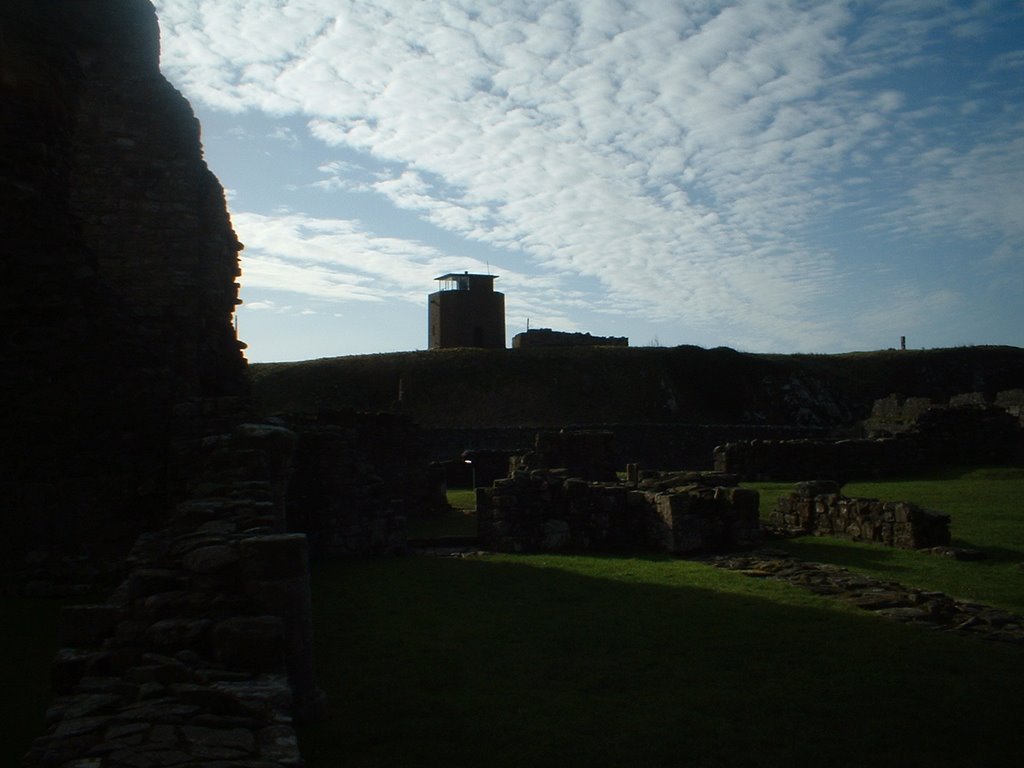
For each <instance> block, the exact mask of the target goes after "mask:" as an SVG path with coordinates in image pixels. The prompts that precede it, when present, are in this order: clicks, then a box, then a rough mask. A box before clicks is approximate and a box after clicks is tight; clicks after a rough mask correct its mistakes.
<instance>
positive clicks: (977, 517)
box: [747, 467, 1024, 614]
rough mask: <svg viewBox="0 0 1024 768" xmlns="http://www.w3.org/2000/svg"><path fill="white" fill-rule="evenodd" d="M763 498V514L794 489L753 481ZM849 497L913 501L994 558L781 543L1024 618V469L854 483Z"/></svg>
mask: <svg viewBox="0 0 1024 768" xmlns="http://www.w3.org/2000/svg"><path fill="white" fill-rule="evenodd" d="M747 485H748V487H751V488H755V489H757V490H758V491H760V493H761V515H762V517H766V516H767V514H768V512H769V511H770V510H771V509H772V508H773V507H774V504H775V499H776V498H777V497H778V496H779V495H782V494H785V493H789V491H790V490H792V487H793V486H792V484H791V483H750V484H747ZM842 492H843V494H844V495H846V496H863V497H870V498H877V499H884V500H890V501H911V502H914V503H915V504H918V505H920V506H922V507H925V508H927V509H934V510H936V511H938V512H943V513H945V514H948V515H950V517H951V521H950V531H951V533H952V544H953V545H954V546H959V547H967V548H972V549H980V550H982V551H983V552H984V553H985V554H986V559H985V560H983V561H980V562H960V561H955V560H951V559H949V558H946V557H937V556H934V555H925V554H922V553H919V552H913V551H906V550H898V549H890V548H888V547H883V546H879V545H877V544H863V543H854V542H848V541H843V540H841V539H833V538H826V537H822V538H817V537H813V536H804V537H800V538H797V539H791V540H787V541H782V542H773V546H776V545H777V546H779V547H781V548H784V549H786V550H788V551H789V552H791V553H792V554H793V556H794V557H798V558H801V559H804V560H812V561H817V562H827V563H835V564H837V565H841V566H843V567H845V568H849V569H850V570H853V571H858V572H861V573H865V574H868V575H870V576H874V577H876V578H880V579H885V580H889V581H899V582H902V583H904V584H908V585H910V586H915V587H921V588H924V589H934V590H938V591H941V592H945V593H947V594H949V595H952V596H953V597H957V598H961V599H965V600H973V601H977V602H982V603H987V604H990V605H995V606H998V607H1001V608H1005V609H1008V610H1011V611H1014V612H1016V613H1022V614H1024V568H1022V566H1021V564H1022V563H1024V468H1021V467H997V468H987V469H970V470H957V469H954V470H947V471H945V472H942V473H938V474H935V475H932V476H928V477H923V478H913V479H907V480H892V481H872V482H857V483H848V484H846V485H845V486H843V489H842Z"/></svg>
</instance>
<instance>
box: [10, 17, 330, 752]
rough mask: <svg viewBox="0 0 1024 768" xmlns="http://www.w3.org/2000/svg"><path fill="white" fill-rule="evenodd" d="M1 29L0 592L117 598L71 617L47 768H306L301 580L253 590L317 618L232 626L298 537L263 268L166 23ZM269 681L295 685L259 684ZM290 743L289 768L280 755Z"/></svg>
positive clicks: (251, 610)
mask: <svg viewBox="0 0 1024 768" xmlns="http://www.w3.org/2000/svg"><path fill="white" fill-rule="evenodd" d="M0 28H2V30H3V32H2V35H0V37H2V38H3V41H2V45H0V70H2V73H3V76H2V77H0V104H2V105H3V120H0V146H2V147H3V151H2V152H0V199H2V203H3V206H2V207H3V213H2V215H0V228H2V233H0V235H2V236H0V249H2V251H3V253H2V259H0V261H2V263H3V269H4V273H3V279H2V280H0V291H2V292H3V297H2V298H3V301H0V315H3V321H4V323H3V325H4V328H5V329H6V330H7V331H8V332H6V333H5V334H3V335H2V337H0V358H2V359H3V361H4V383H5V385H6V390H5V394H6V395H7V397H8V400H9V401H10V402H12V403H16V404H17V407H16V408H8V409H7V410H6V411H5V412H4V413H3V415H2V416H0V424H2V426H3V430H4V436H5V440H6V441H7V443H8V444H9V445H12V446H16V448H17V450H15V451H14V452H13V453H11V455H10V456H9V457H6V456H5V463H4V472H3V478H2V479H0V499H2V504H3V510H2V512H3V514H2V515H0V528H2V530H0V569H2V570H3V573H2V574H0V575H2V576H4V577H7V576H11V575H13V576H17V578H18V579H19V580H20V583H25V584H30V583H32V584H35V587H34V589H35V591H36V592H37V593H40V594H41V593H47V594H73V593H78V594H84V593H86V592H103V593H106V594H109V595H110V597H109V599H108V600H107V601H106V602H105V603H103V604H100V605H82V606H75V607H72V608H69V609H68V610H67V611H66V612H65V614H64V617H63V620H62V629H61V642H62V643H63V644H64V645H65V647H64V648H63V649H62V650H61V651H60V652H59V653H58V656H57V659H56V661H55V663H54V668H53V679H54V686H55V688H56V690H57V691H58V692H59V693H60V694H61V695H60V696H59V697H58V698H57V699H55V700H54V702H53V704H52V706H51V707H50V708H49V710H48V713H47V717H46V727H47V732H46V733H45V734H44V735H43V736H40V737H39V738H38V739H37V740H36V742H35V743H34V744H33V747H32V750H31V753H30V756H29V757H28V759H27V761H26V765H27V766H47V768H50V767H51V766H62V765H63V766H65V768H71V767H72V766H73V767H74V768H123V767H126V766H132V767H134V768H138V767H143V768H147V767H149V766H157V767H162V766H179V765H190V766H198V765H205V764H209V763H211V762H213V763H216V762H218V761H221V762H227V763H228V764H231V765H233V766H235V768H241V766H246V765H252V766H255V765H260V766H261V768H262V767H263V766H268V767H269V766H273V768H281V766H282V765H288V766H294V765H297V761H296V760H295V759H293V758H294V755H292V754H291V753H289V751H288V750H287V749H286V748H285V745H286V744H287V743H288V731H289V730H290V726H289V725H288V723H290V722H291V717H292V714H293V711H294V708H293V704H294V702H295V699H294V698H293V696H292V693H293V686H294V689H295V690H301V691H304V692H306V693H307V694H308V693H309V691H310V690H311V689H313V688H314V686H313V685H312V682H311V681H312V656H311V644H310V643H309V642H308V641H309V638H310V631H309V625H308V620H309V603H308V571H307V570H305V560H304V559H303V560H302V562H301V565H302V567H301V568H299V569H297V570H296V569H292V570H290V571H289V570H288V569H287V568H286V567H285V566H286V565H287V561H288V558H287V557H283V558H280V559H278V560H275V561H274V562H273V563H272V565H273V567H272V568H270V569H269V570H267V569H263V570H261V569H259V568H257V569H255V570H256V571H259V575H260V577H261V579H262V582H261V586H265V587H266V588H267V590H268V591H271V592H273V591H274V590H277V591H279V592H281V593H282V594H287V595H291V596H293V597H294V596H296V595H298V596H299V597H300V598H301V599H300V600H298V601H292V603H291V604H287V605H283V606H282V607H281V608H280V611H279V612H277V613H276V614H275V615H273V616H269V615H268V616H267V619H266V620H265V621H263V622H262V623H260V622H256V623H253V622H252V621H251V620H250V621H249V623H248V624H245V623H244V622H243V623H238V622H236V623H235V624H234V625H233V624H232V623H231V622H230V619H232V618H233V617H243V616H247V617H251V616H252V615H254V614H261V613H264V614H266V613H268V609H267V607H266V606H260V605H259V604H258V603H257V601H256V599H255V598H254V597H253V595H254V594H257V593H258V591H259V589H258V587H256V586H254V585H253V584H252V583H249V582H250V581H251V578H250V574H249V572H248V571H246V570H245V569H244V568H243V567H242V560H241V557H240V542H241V541H242V539H244V538H247V536H246V535H244V534H243V533H240V532H243V531H250V532H256V531H259V532H264V533H266V532H273V533H281V532H283V530H284V504H283V499H284V495H285V483H286V482H287V479H288V474H289V472H290V468H291V457H292V453H293V449H294V446H295V440H294V436H293V435H291V433H289V432H288V431H287V430H284V429H281V428H280V427H278V426H276V425H266V426H261V425H257V424H254V423H253V419H254V417H253V409H252V407H251V404H250V402H249V401H248V399H247V397H246V396H245V387H246V385H245V380H244V372H245V361H244V359H243V358H242V355H241V348H242V346H243V345H240V344H239V343H238V341H237V339H236V336H235V331H234V328H233V323H232V315H233V313H234V309H235V305H236V301H237V288H238V287H237V284H236V282H235V278H236V277H237V276H238V251H239V249H240V248H241V246H240V244H239V243H238V241H237V239H236V238H235V235H234V233H233V231H232V229H231V225H230V221H229V219H228V216H227V212H226V209H225V204H224V197H223V191H222V189H221V187H220V185H219V183H218V182H217V181H216V179H215V178H214V177H213V176H212V174H210V172H209V170H208V169H207V167H206V165H205V163H204V161H203V159H202V150H201V147H200V144H199V131H198V123H197V122H196V120H195V118H194V115H193V114H192V111H191V109H190V108H189V106H188V104H187V102H185V100H184V98H183V97H182V96H181V94H179V93H177V92H176V91H175V90H174V88H172V87H171V86H170V85H169V83H168V82H167V81H166V79H165V78H164V77H163V76H162V75H161V74H160V72H159V68H158V57H159V30H158V26H157V19H156V14H155V11H154V8H153V6H152V4H151V3H150V2H148V0H118V1H117V2H105V3H82V2H77V1H75V2H72V1H71V0H54V2H49V3H44V4H40V3H36V2H33V1H32V0H5V2H4V3H3V4H2V5H0ZM239 425H244V426H239ZM8 458H9V461H8V460H7V459H8ZM144 529H145V532H143V530H144ZM252 536H253V533H250V534H249V536H248V538H251V537H252ZM295 546H297V545H293V548H294V547H295ZM303 557H304V550H303ZM285 571H288V572H287V573H286V572H285ZM118 582H120V586H117V587H116V588H115V585H117V584H118ZM278 582H287V584H286V586H285V587H284V588H282V587H281V584H279V583H278ZM303 586H304V587H305V589H306V592H303V590H302V588H303ZM5 587H6V583H5ZM111 589H113V592H110V590H111ZM271 625H273V627H274V629H271ZM215 628H219V632H217V633H215V632H213V631H212V630H214V629H215ZM215 634H216V636H217V639H218V642H219V643H220V650H221V654H220V655H221V656H222V657H223V656H227V655H232V656H233V661H232V663H231V664H230V665H229V664H227V663H226V662H225V661H224V659H223V658H216V656H217V653H216V652H215V648H214V646H213V644H212V640H213V638H214V635H215ZM282 636H285V637H287V638H288V642H287V643H284V642H281V639H280V638H281V637H282ZM273 638H277V640H276V641H275V640H273ZM249 642H251V643H253V644H254V647H253V648H249V649H246V644H247V643H249ZM275 642H276V645H275ZM244 650H248V655H246V654H245V653H243V651H244ZM261 654H262V656H261ZM283 655H287V659H282V658H281V657H282V656H283ZM271 657H273V658H274V660H275V661H274V663H273V664H271V662H270V661H269V660H270V658H271ZM228 666H230V667H231V668H230V669H228V668H227V667H228ZM268 667H272V668H273V669H274V670H275V671H283V669H284V668H287V670H288V674H289V675H290V676H291V680H292V681H297V682H296V683H292V682H289V678H287V677H285V676H284V674H279V675H277V676H271V677H258V678H256V679H255V680H254V679H253V678H254V677H256V676H258V675H259V674H260V673H261V672H263V671H264V670H265V669H266V668H268ZM200 673H201V674H200ZM217 680H219V681H221V682H214V681H217ZM225 680H231V681H232V683H231V684H233V685H236V686H238V688H237V689H233V688H223V687H218V686H223V685H226V684H227V683H225V682H223V681H225ZM246 683H248V684H250V685H249V687H247V688H246V687H244V685H245V684H246ZM221 726H222V727H221ZM271 727H273V728H278V729H280V730H279V731H276V732H275V733H276V736H275V737H274V738H273V739H269V741H268V738H269V737H267V736H266V735H263V736H260V737H259V738H257V735H258V734H264V732H265V731H266V729H268V728H271ZM292 737H294V733H292ZM271 742H273V743H276V744H278V746H279V747H280V749H279V750H278V752H276V753H275V754H277V755H278V756H279V757H281V760H282V761H281V762H275V761H271V760H269V759H264V758H262V757H260V750H261V749H263V748H264V746H265V745H266V744H269V743H271ZM267 749H268V750H269V747H268V748H267ZM269 751H272V750H269ZM269 751H268V754H269Z"/></svg>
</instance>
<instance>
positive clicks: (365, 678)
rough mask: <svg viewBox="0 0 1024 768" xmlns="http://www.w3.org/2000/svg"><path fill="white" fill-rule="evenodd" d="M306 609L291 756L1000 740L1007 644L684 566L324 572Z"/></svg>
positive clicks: (577, 560) (718, 751) (598, 758)
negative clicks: (308, 674)
mask: <svg viewBox="0 0 1024 768" xmlns="http://www.w3.org/2000/svg"><path fill="white" fill-rule="evenodd" d="M314 604H315V624H316V632H317V647H316V652H317V666H318V672H319V678H320V681H321V685H322V686H323V687H324V688H325V690H326V691H327V693H328V695H329V697H330V700H331V716H330V719H329V721H328V722H325V723H321V724H319V725H315V726H310V727H306V728H304V729H303V730H302V731H301V739H302V746H303V751H304V755H305V757H306V759H307V761H308V764H309V766H310V768H317V767H318V766H334V765H341V764H344V765H346V766H375V765H380V766H387V765H414V764H420V765H441V764H443V765H447V766H463V765H467V766H468V765H472V766H477V765H488V766H506V765H508V766H511V765H517V766H518V765H522V764H530V765H589V766H613V765H614V766H618V765H626V764H636V765H672V766H776V765H779V766H781V765H804V764H821V763H825V764H831V765H868V764H870V765H873V766H886V765H893V766H895V765H900V766H905V765H918V764H928V765H930V766H944V765H950V766H952V765H963V764H968V763H973V764H981V763H984V762H985V760H986V758H991V759H995V758H997V757H998V756H1000V755H1002V754H1004V752H1005V750H1006V749H1007V748H1008V747H1009V745H1010V744H1011V743H1014V742H1015V741H1016V738H1017V729H1018V726H1019V723H1018V720H1019V718H1018V714H1019V706H1018V701H1019V696H1018V686H1017V683H1016V681H1017V680H1019V679H1020V675H1021V674H1022V673H1024V655H1022V654H1021V653H1020V651H1019V649H1017V648H1009V647H1007V648H1004V647H994V646H989V645H983V644H982V643H980V642H977V641H974V640H972V639H965V638H959V637H953V636H949V635H942V636H940V635H934V634H929V633H925V632H923V631H921V630H919V629H916V628H911V627H906V626H902V625H897V624H894V623H890V622H886V621H884V620H880V619H878V618H877V617H872V616H867V615H862V614H860V613H854V612H852V611H850V610H848V609H846V608H843V607H841V606H839V605H837V604H836V603H832V602H829V601H825V600H822V599H820V598H816V597H814V596H812V595H809V594H807V593H804V592H802V591H799V590H795V589H791V588H788V587H786V586H785V585H782V584H777V583H773V582H765V581H759V580H753V579H749V578H745V577H743V576H740V575H738V574H733V573H728V572H722V571H718V570H716V569H713V568H710V567H707V566H703V565H700V564H697V563H690V562H685V561H673V560H668V559H660V558H643V559H641V558H631V557H626V556H620V557H610V558H595V557H579V556H564V557H563V556H523V557H487V558H480V559H472V558H471V559H442V558H399V559H393V560H366V561H355V562H349V563H334V564H330V565H327V566H323V567H321V568H319V569H318V570H317V572H316V573H315V574H314ZM968 737H969V738H968Z"/></svg>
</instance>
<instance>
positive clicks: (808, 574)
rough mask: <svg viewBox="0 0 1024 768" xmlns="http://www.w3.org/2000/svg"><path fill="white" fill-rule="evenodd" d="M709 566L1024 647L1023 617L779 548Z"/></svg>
mask: <svg viewBox="0 0 1024 768" xmlns="http://www.w3.org/2000/svg"><path fill="white" fill-rule="evenodd" d="M709 562H710V563H711V564H712V565H714V566H715V567H717V568H727V569H729V570H734V571H739V572H741V573H743V574H746V575H749V576H754V577H756V578H770V579H775V580H778V581H785V582H788V583H790V584H794V585H796V586H799V587H802V588H804V589H807V590H810V591H812V592H814V593H816V594H819V595H824V596H828V597H833V598H835V599H837V600H842V601H844V602H847V603H850V604H851V605H855V606H857V607H859V608H863V609H864V610H868V611H871V612H873V613H875V614H876V615H878V616H882V617H884V618H888V619H891V620H895V621H901V622H905V623H908V624H912V625H918V626H922V627H926V628H928V629H939V630H943V631H947V632H957V633H959V634H965V635H976V636H979V637H983V638H985V639H988V640H993V641H997V642H1004V643H1013V644H1015V645H1021V646H1024V616H1017V615H1014V614H1011V613H1008V612H1006V611H1001V610H998V609H994V608H990V607H987V606H984V605H978V604H975V603H969V602H964V601H961V600H956V599H954V598H952V597H949V596H947V595H945V594H943V593H941V592H931V591H927V590H921V589H915V588H912V587H905V586H903V585H901V584H897V583H895V582H882V581H878V580H876V579H872V578H870V577H868V576H861V575H858V574H854V573H850V572H849V571H847V570H845V569H844V568H840V567H838V566H835V565H825V564H822V563H808V562H803V561H800V560H795V559H793V558H790V557H789V556H788V554H787V553H786V552H785V551H779V550H769V549H760V550H755V551H753V552H750V553H748V554H733V555H720V556H717V557H715V558H712V559H711V560H710V561H709Z"/></svg>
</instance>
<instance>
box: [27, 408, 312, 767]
mask: <svg viewBox="0 0 1024 768" xmlns="http://www.w3.org/2000/svg"><path fill="white" fill-rule="evenodd" d="M210 405H213V403H211V404H210ZM236 405H237V404H236V403H234V402H232V400H231V399H230V398H228V399H224V400H222V401H221V402H220V407H221V408H222V409H223V411H222V413H221V414H219V415H221V416H224V417H225V418H227V419H237V409H236ZM295 442H296V436H295V434H294V433H292V432H289V431H288V430H285V429H282V428H280V427H275V426H270V425H264V424H245V423H241V424H237V425H236V426H234V427H233V428H232V429H231V431H230V432H227V433H225V434H220V435H212V434H208V435H205V436H203V437H202V438H197V437H196V436H194V435H186V436H182V437H181V438H180V439H179V440H178V442H177V445H176V451H175V452H176V454H178V455H179V456H180V457H181V462H182V464H183V465H189V464H191V465H195V466H201V467H202V468H203V469H202V470H201V471H197V472H192V473H191V474H190V477H189V485H190V491H189V493H188V496H187V497H186V498H185V499H183V500H182V501H180V502H179V503H178V504H177V505H175V507H174V508H173V510H171V511H170V514H169V515H168V519H167V521H166V524H165V525H164V526H162V527H161V528H159V529H157V530H154V531H151V532H148V533H145V534H143V535H142V536H140V537H139V538H138V540H137V541H136V542H135V545H134V546H133V548H132V551H131V552H130V554H129V556H128V558H127V574H126V576H125V578H124V580H123V581H122V582H121V584H120V586H118V588H117V589H116V590H114V592H113V594H112V595H111V596H110V597H109V598H108V599H107V601H106V602H104V603H99V604H92V605H77V606H73V607H70V608H66V609H64V611H63V612H62V616H61V631H60V642H61V650H60V651H59V652H58V654H57V658H56V660H55V662H54V665H53V676H52V677H53V686H54V690H55V694H56V695H55V698H54V700H53V701H52V703H51V705H50V707H49V709H48V711H47V713H46V723H47V726H48V729H47V732H46V733H45V734H44V735H43V736H41V737H39V738H37V739H36V740H35V742H34V743H33V745H32V748H31V751H30V752H29V755H28V756H27V758H26V761H25V765H26V766H32V767H34V766H65V765H74V766H89V768H93V767H94V766H95V768H101V767H102V768H120V767H122V766H123V767H124V768H129V767H132V768H134V767H137V766H140V765H142V766H145V765H152V766H159V765H185V764H187V765H197V764H203V765H206V764H208V761H209V763H213V762H214V761H222V762H221V764H230V765H259V766H261V768H273V767H274V766H280V767H282V768H283V767H285V766H288V767H290V768H294V767H295V766H300V765H301V764H302V761H301V757H300V755H299V750H298V743H297V739H296V735H295V731H294V728H293V725H292V719H293V716H297V717H300V718H301V717H315V716H319V715H321V714H322V712H323V709H324V706H325V702H324V698H323V694H322V693H321V692H320V691H319V690H318V689H317V687H316V685H315V681H314V671H313V656H312V625H311V614H310V594H309V566H308V558H307V552H306V539H305V536H303V535H299V534H288V533H285V532H284V530H285V525H284V511H285V510H284V507H283V505H282V504H281V499H282V498H283V495H284V485H285V484H286V482H287V478H288V466H289V462H290V454H291V452H292V451H293V449H294V446H295Z"/></svg>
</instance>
